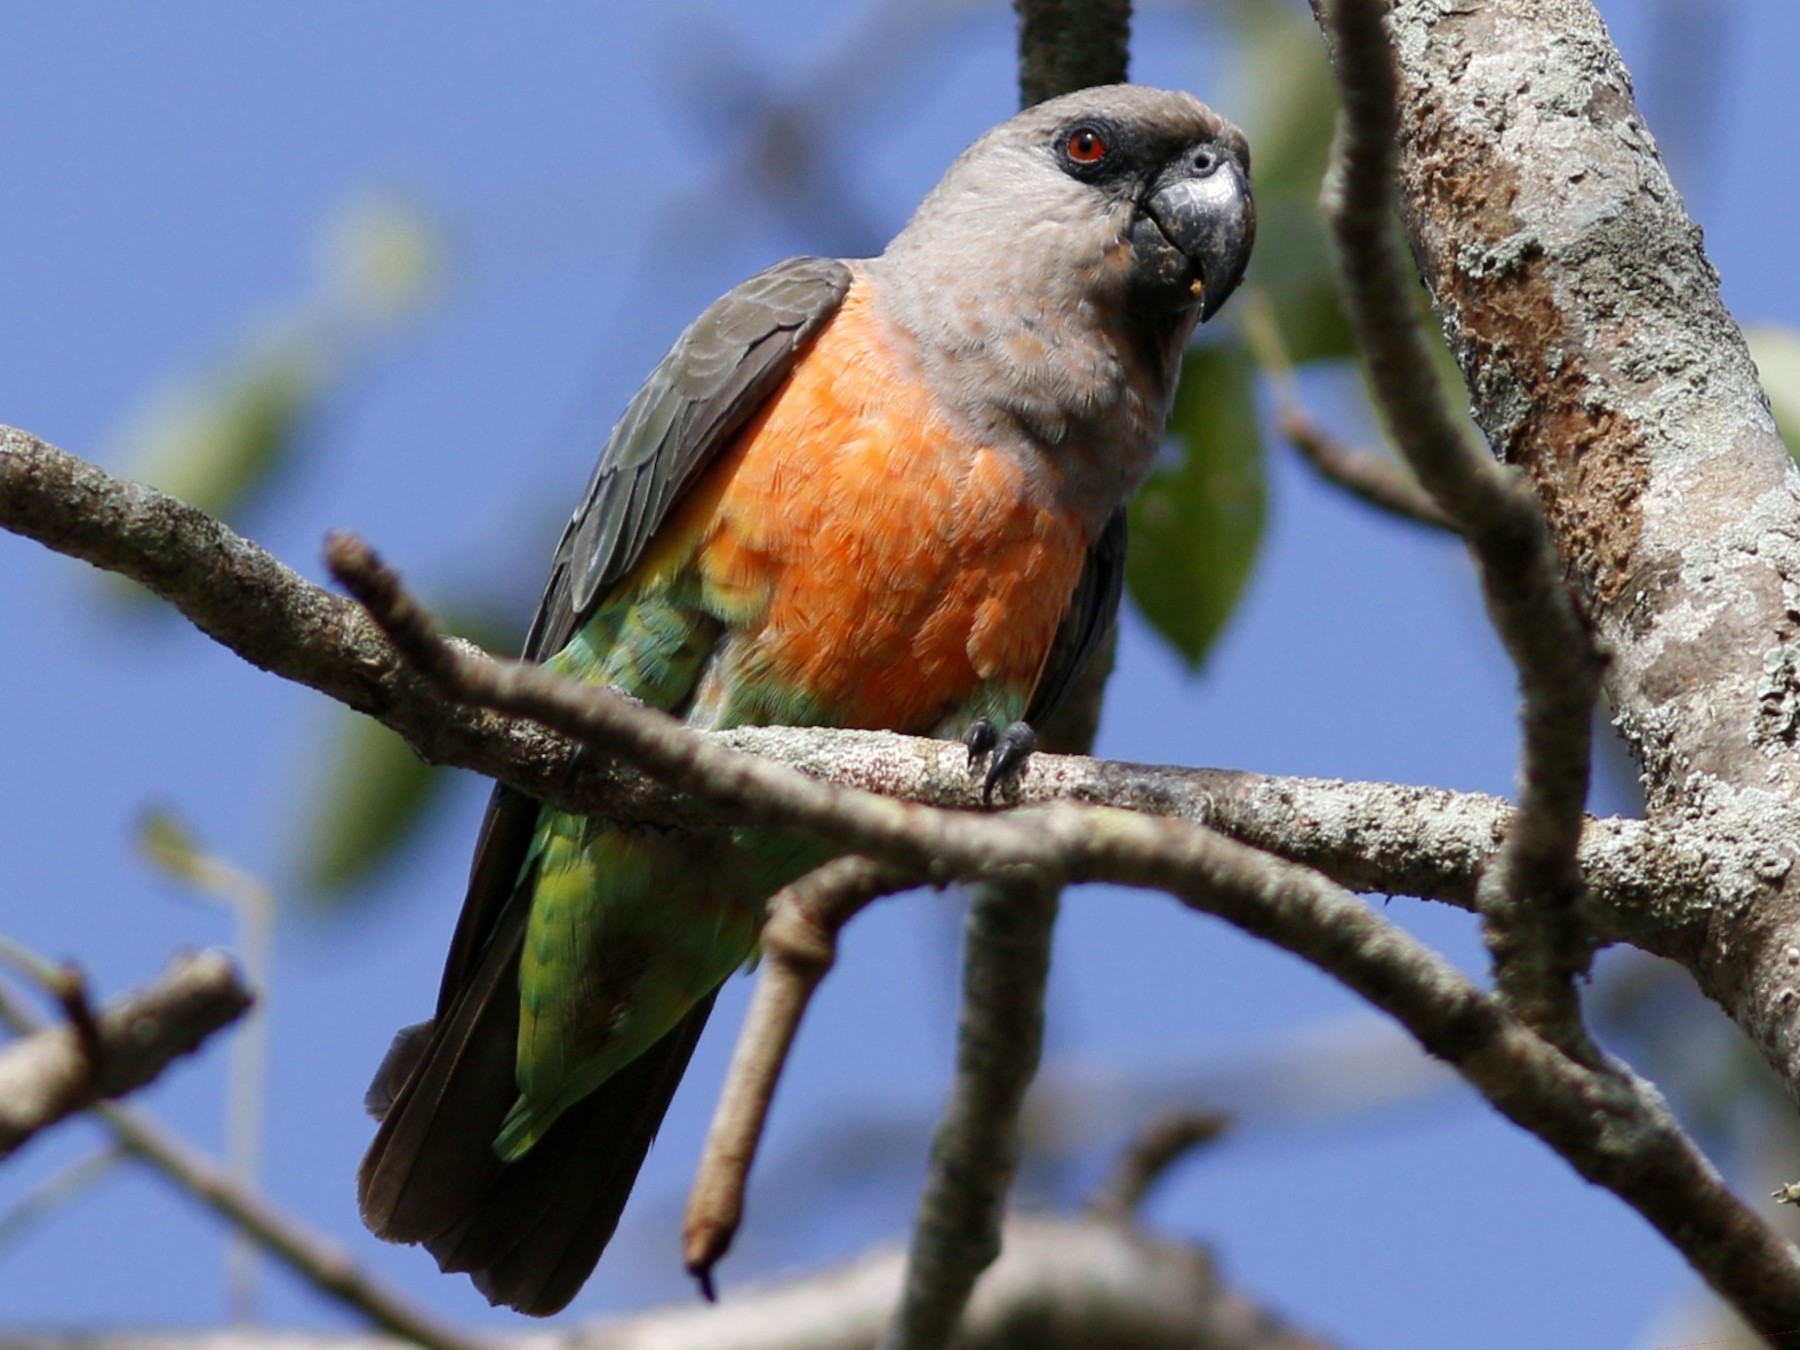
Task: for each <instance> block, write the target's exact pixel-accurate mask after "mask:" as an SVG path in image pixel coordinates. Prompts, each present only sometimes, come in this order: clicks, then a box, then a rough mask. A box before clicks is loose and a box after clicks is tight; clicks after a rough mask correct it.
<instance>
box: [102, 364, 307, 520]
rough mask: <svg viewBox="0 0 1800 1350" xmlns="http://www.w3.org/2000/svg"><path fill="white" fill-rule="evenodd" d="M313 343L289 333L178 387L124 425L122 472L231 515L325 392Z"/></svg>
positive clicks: (278, 463) (280, 458) (291, 443)
mask: <svg viewBox="0 0 1800 1350" xmlns="http://www.w3.org/2000/svg"><path fill="white" fill-rule="evenodd" d="M322 367H323V362H322V360H321V357H320V353H319V352H318V350H317V349H316V347H315V346H314V344H312V343H310V342H307V341H306V340H304V339H302V338H300V337H299V336H298V335H297V334H290V335H287V336H284V337H280V338H277V339H276V340H274V341H272V342H270V343H269V344H268V345H267V346H265V347H263V348H262V349H261V350H260V351H257V352H255V353H254V354H252V355H251V356H249V357H248V358H246V359H245V360H244V361H242V362H241V363H240V364H238V365H236V366H235V367H233V368H231V369H229V370H226V371H224V372H222V373H219V374H217V375H212V376H208V377H203V378H202V379H200V380H197V381H195V382H193V383H191V384H189V385H186V386H184V387H180V388H177V389H176V390H174V391H173V392H172V393H170V394H168V395H166V396H165V397H164V398H163V399H162V400H161V402H160V403H159V404H157V405H156V406H155V407H153V408H152V409H151V410H150V411H149V412H148V413H147V414H145V415H144V416H143V417H141V418H139V419H138V421H137V422H136V424H135V425H133V426H131V427H128V428H127V430H126V433H125V437H124V440H125V453H124V472H125V473H126V474H127V475H128V476H129V477H132V478H136V479H140V480H142V481H144V482H146V483H149V484H150V485H151V486H152V487H155V488H158V489H160V490H161V491H163V492H167V493H169V494H170V495H171V496H174V497H179V498H181V500H183V501H185V502H187V503H189V504H190V505H193V506H197V507H199V508H200V509H201V510H203V511H206V512H208V513H210V514H212V515H215V516H220V517H223V518H227V519H230V518H232V517H234V516H236V515H237V514H238V513H239V512H240V511H242V510H243V509H244V508H245V507H246V506H247V505H248V504H249V503H250V502H251V501H252V499H254V498H255V497H256V496H257V494H258V493H259V492H260V491H261V489H262V488H263V487H264V486H265V485H266V484H267V482H268V481H269V479H270V478H271V477H272V476H273V475H274V474H275V473H276V472H277V471H279V470H280V469H281V468H282V467H283V466H284V465H285V464H286V463H287V461H288V458H289V456H290V455H291V454H292V452H293V450H294V447H295V444H296V443H297V442H298V440H299V438H300V435H301V432H302V430H303V428H304V426H305V424H306V422H307V420H308V417H309V414H310V413H311V412H312V410H313V409H314V407H315V406H316V405H317V403H318V400H319V398H320V396H321V395H322V393H323V386H324V383H325V372H324V370H323V368H322Z"/></svg>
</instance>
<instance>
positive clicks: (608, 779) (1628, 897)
mask: <svg viewBox="0 0 1800 1350" xmlns="http://www.w3.org/2000/svg"><path fill="white" fill-rule="evenodd" d="M0 526H3V527H5V528H6V529H9V530H12V531H14V532H16V533H18V534H21V535H25V536H26V537H29V538H32V539H36V540H38V541H39V542H41V543H43V544H44V545H46V546H47V547H49V548H52V549H55V550H56V551H57V552H60V553H64V554H68V555H69V556H71V557H76V558H81V559H84V560H86V561H88V562H90V563H93V564H94V565H95V566H98V567H102V568H105V569H107V570H109V571H113V572H117V573H119V574H120V575H122V576H127V577H130V578H132V579H134V580H137V581H140V582H142V583H143V584H145V585H147V586H149V587H150V588H151V589H152V590H154V591H156V593H157V594H158V595H160V596H162V597H163V598H164V599H165V600H168V601H169V602H170V603H171V604H173V605H175V606H176V608H178V609H179V610H180V611H181V612H182V613H183V614H184V615H186V616H187V617H188V618H189V619H190V620H191V621H192V622H193V623H194V624H195V625H196V626H197V627H198V628H200V629H201V631H203V632H205V633H207V634H209V635H210V636H212V637H213V638H215V639H216V640H217V641H219V642H220V643H221V644H223V645H224V646H226V647H228V648H229V649H231V650H232V651H234V652H236V653H237V654H238V655H240V656H242V657H243V658H244V659H245V660H246V661H249V662H251V663H252V664H254V665H257V666H259V667H261V668H262V669H265V670H268V671H271V672H272V673H274V674H276V675H279V676H281V677H283V678H285V679H289V680H293V681H295V682H296V683H299V684H304V685H307V686H308V687H310V688H313V689H316V690H318V691H319V692H320V693H322V694H324V695H326V696H327V697H329V698H333V699H336V700H337V701H339V702H341V703H343V704H345V705H347V706H348V707H351V708H355V709H356V710H358V711H360V712H364V713H367V714H368V715H370V716H371V717H374V718H376V719H377V720H379V721H381V722H383V723H384V724H386V725H387V726H389V727H391V728H392V729H393V730H394V731H395V732H397V733H398V734H399V735H401V736H403V737H405V738H406V739H407V741H408V742H409V743H410V744H411V745H412V746H413V748H414V749H415V750H416V751H418V753H419V754H420V755H421V756H423V757H424V758H425V759H427V760H429V761H431V762H433V763H439V764H455V765H458V766H460V767H463V768H467V769H473V770H475V771H476V772H478V773H483V774H486V775H488V776H489V777H493V778H498V779H500V780H502V781H504V782H507V783H510V784H512V785H513V786H515V787H518V788H520V789H521V790H523V791H525V792H528V793H530V794H531V795H533V796H535V797H538V798H540V799H541V800H543V801H546V802H549V803H551V804H552V805H555V806H559V807H563V808H565V809H568V810H572V811H584V812H594V813H597V814H602V815H606V816H608V817H609V818H612V819H616V820H622V821H632V822H641V823H646V824H658V825H672V826H679V825H706V824H717V823H719V822H720V821H721V820H722V819H723V818H724V816H723V814H722V813H721V812H720V811H719V810H718V809H717V808H715V807H712V806H709V805H707V804H706V803H704V802H701V801H698V800H696V799H694V798H693V797H691V796H684V795H681V794H672V793H671V792H670V791H669V790H668V789H667V788H665V787H662V786H660V785H658V784H657V783H655V782H653V781H650V780H648V779H646V778H645V777H644V776H643V775H642V774H640V773H639V772H637V771H636V770H634V769H632V768H631V767H629V766H623V765H619V764H616V763H613V762H610V761H608V760H607V759H605V758H604V757H602V756H593V755H588V756H580V757H578V756H577V753H576V747H575V746H574V744H573V743H572V742H570V741H568V740H567V739H565V738H564V737H561V736H559V735H556V734H555V733H552V732H546V731H545V730H544V729H543V728H542V727H541V726H539V725H537V724H536V723H534V722H532V721H530V720H528V719H524V718H517V717H506V716H499V715H495V714H492V713H487V712H481V711H478V710H471V709H470V708H468V707H467V706H465V705H462V704H459V703H456V702H454V701H453V700H450V699H447V698H445V697H444V696H443V695H442V694H441V693H440V692H439V691H438V690H437V688H436V687H435V686H434V685H433V684H432V683H431V682H430V681H428V680H425V679H422V678H421V677H420V676H419V675H418V674H417V673H416V672H415V671H413V670H412V668H411V667H409V666H407V665H406V663H405V662H403V661H402V660H400V658H399V656H398V654H397V653H396V652H395V651H394V649H393V647H392V645H391V644H390V643H389V642H388V641H387V639H386V638H385V637H384V636H383V635H382V634H381V632H380V631H379V630H378V629H377V628H376V627H375V625H374V624H372V623H371V622H369V620H368V618H367V616H366V615H365V614H364V613H363V612H362V610H361V609H360V608H359V607H358V606H356V605H354V604H352V603H349V602H348V601H346V600H344V599H342V598H341V597H339V596H335V595H332V594H331V593H330V592H328V591H324V590H321V589H320V588H319V587H317V586H314V585H313V584H312V583H311V582H309V581H307V580H306V579H305V578H304V577H301V576H300V575H298V574H297V573H295V572H293V571H292V570H290V569H289V568H287V567H284V566H283V565H281V564H280V563H278V562H276V561H275V560H274V559H273V558H271V557H270V556H269V555H268V554H267V553H266V552H264V551H263V550H262V549H261V548H259V547H258V546H257V545H256V544H254V543H252V542H250V541H249V540H247V539H244V538H242V537H240V536H238V535H236V534H234V533H233V532H232V531H231V530H230V529H229V528H227V527H226V526H225V525H223V524H222V523H220V522H219V521H217V520H215V519H213V518H212V517H210V516H208V515H206V514H205V513H204V512H201V511H197V510H195V509H193V508H192V507H189V506H187V505H185V504H184V503H182V502H179V501H176V500H175V499H174V498H171V497H167V496H164V495H163V494H161V493H158V492H156V491H154V490H152V489H149V488H145V487H141V486H139V485H136V484H131V483H125V482H121V481H120V480H118V479H115V478H113V477H111V476H110V475H108V474H107V473H105V472H104V471H103V470H101V469H99V468H96V467H95V466H94V465H91V464H88V463H86V462H84V461H82V460H80V459H77V458H76V457H75V456H73V455H69V454H67V453H65V452H64V451H61V450H58V449H56V448H55V447H53V446H51V445H48V444H46V443H45V442H43V441H39V440H37V439H36V438H34V437H32V436H30V435H28V434H27V433H25V432H22V431H17V430H13V429H10V428H0ZM721 739H722V740H724V741H726V742H727V743H729V744H731V745H734V746H737V747H739V748H741V749H745V750H750V751H753V752H754V753H756V754H759V755H762V756H765V757H767V758H773V759H777V760H782V761H784V762H787V763H789V764H792V765H794V766H795V767H797V768H800V769H802V770H804V771H805V772H807V773H810V774H812V775H814V776H815V777H821V778H825V779H828V780H830V781H834V782H838V783H842V784H845V785H847V786H859V787H864V788H867V789H869V790H870V791H873V792H880V793H882V794H884V795H887V796H892V797H898V798H903V799H907V800H913V801H920V802H927V803H931V804H934V805H939V806H962V807H973V806H976V805H979V786H980V784H979V780H978V779H975V778H973V777H972V776H971V775H970V774H969V772H968V766H967V759H966V756H965V755H964V753H963V751H962V749H961V747H959V746H955V745H951V744H949V743H947V742H941V741H931V740H923V739H918V738H910V737H903V736H895V735H891V734H887V733H873V732H844V731H829V730H822V729H817V728H760V729H750V730H744V731H738V732H733V733H730V734H728V735H726V736H724V737H722V738H721ZM1063 796H1069V797H1074V798H1077V799H1079V800H1082V801H1087V802H1092V803H1097V804H1098V803H1110V804H1113V805H1117V806H1125V807H1129V808H1131V809H1133V810H1141V811H1151V812H1157V813H1164V814H1174V815H1181V816H1184V817H1186V818H1188V819H1192V820H1197V821H1204V822H1207V823H1210V824H1214V825H1216V826H1217V827H1218V828H1220V829H1223V830H1225V831H1226V832H1228V833H1237V832H1242V833H1243V835H1244V837H1246V838H1248V839H1251V840H1252V841H1253V842H1255V843H1256V844H1257V845H1258V847H1262V848H1268V849H1271V850H1272V851H1275V852H1279V853H1283V854H1284V855H1287V856H1293V857H1294V858H1295V859H1296V860H1297V861H1301V862H1307V863H1309V864H1312V865H1315V866H1319V867H1321V868H1323V869H1324V870H1325V871H1327V872H1328V873H1330V874H1331V875H1332V876H1333V877H1335V878H1336V879H1338V880H1340V881H1341V882H1343V883H1344V884H1345V885H1348V886H1351V887H1353V888H1355V889H1359V890H1379V891H1384V892H1388V893H1393V894H1413V895H1421V896H1426V897H1428V898H1436V899H1446V900H1451V901H1453V902H1455V903H1458V904H1464V905H1467V904H1469V903H1471V901H1472V898H1473V894H1474V884H1475V878H1476V876H1477V875H1478V873H1479V871H1480V869H1481V868H1482V867H1483V866H1485V864H1486V862H1487V859H1488V858H1489V856H1490V855H1491V853H1492V851H1493V849H1494V848H1495V847H1496V846H1497V845H1498V842H1499V839H1500V837H1501V833H1500V832H1501V830H1502V828H1503V826H1504V823H1505V818H1506V814H1507V810H1508V808H1507V807H1506V805H1505V804H1504V803H1503V802H1500V801H1498V800H1496V799H1493V798H1488V797H1481V796H1476V795H1469V794H1457V793H1449V792H1443V791H1440V790H1437V789H1426V788H1411V787H1399V786H1391V785H1384V784H1374V783H1330V782H1323V781H1319V780H1305V779H1288V778H1277V777H1267V776H1263V775H1258V774H1246V773H1241V772H1234V771H1227V770H1205V769H1195V770H1189V769H1173V768H1151V767H1147V766H1142V765H1126V764H1114V763H1108V762H1106V761H1100V760H1089V759H1081V758H1073V757H1062V756H1055V755H1048V754H1039V755H1036V756H1034V757H1033V758H1032V760H1031V762H1030V763H1029V765H1028V766H1027V768H1026V772H1025V774H1024V777H1023V778H1022V780H1021V781H1020V782H1019V783H1018V785H1017V786H1016V788H1015V789H1014V797H1013V799H1014V800H1016V801H1018V802H1020V803H1035V802H1044V801H1049V800H1053V799H1055V798H1058V797H1063ZM1596 831H1598V833H1596ZM1590 835H1591V836H1592V837H1593V838H1594V839H1595V849H1594V851H1593V852H1592V854H1591V855H1590V854H1584V856H1583V861H1584V867H1585V868H1586V870H1587V871H1588V872H1589V874H1590V875H1589V886H1590V889H1591V892H1592V903H1593V904H1594V905H1595V906H1596V907H1597V908H1598V909H1599V910H1600V911H1601V915H1600V917H1599V918H1597V919H1596V927H1597V928H1598V929H1599V930H1600V931H1601V932H1603V933H1605V934H1606V935H1607V936H1609V937H1612V938H1615V939H1619V940H1628V941H1633V942H1637V943H1639V944H1641V945H1646V946H1649V947H1650V948H1651V949H1652V950H1657V951H1662V952H1664V954H1670V955H1673V954H1677V948H1679V946H1680V944H1682V943H1683V942H1685V941H1689V940H1690V939H1687V938H1685V937H1684V920H1685V917H1686V916H1688V915H1691V913H1692V910H1691V907H1684V906H1683V905H1682V903H1681V901H1682V897H1683V896H1684V895H1692V894H1694V892H1693V891H1692V890H1691V886H1692V883H1693V881H1694V880H1695V879H1696V878H1697V877H1700V876H1702V875H1704V876H1705V877H1706V878H1707V879H1708V880H1709V881H1711V882H1712V883H1713V885H1714V889H1715V890H1717V891H1718V892H1719V893H1724V894H1729V895H1743V894H1753V893H1755V892H1756V891H1757V890H1758V889H1760V888H1761V887H1762V886H1763V885H1764V884H1765V882H1764V879H1763V871H1764V870H1765V869H1766V866H1767V859H1766V858H1765V857H1764V856H1763V855H1761V854H1760V853H1747V852H1745V851H1743V850H1739V849H1736V848H1734V847H1733V843H1734V841H1733V840H1732V839H1729V838H1727V839H1723V840H1709V841H1707V843H1708V847H1709V849H1711V850H1713V851H1711V852H1707V853H1706V854H1705V855H1704V856H1703V855H1702V853H1701V851H1699V850H1698V849H1697V846H1695V845H1691V844H1687V843H1685V841H1684V842H1683V844H1682V847H1681V849H1680V850H1677V849H1676V842H1675V841H1676V836H1675V835H1674V834H1673V833H1671V834H1670V835H1669V836H1668V837H1662V836H1657V837H1651V836H1647V835H1646V834H1645V833H1644V831H1643V830H1642V828H1641V827H1640V826H1637V825H1635V824H1633V823H1630V822H1608V823H1607V824H1606V825H1605V826H1603V827H1600V826H1591V827H1590ZM1677 852H1679V861H1680V865H1679V866H1677V865H1675V853H1677ZM1640 858H1642V859H1643V860H1644V861H1647V862H1656V863H1657V864H1658V865H1657V866H1654V867H1641V866H1639V865H1638V862H1637V860H1638V859H1640ZM1659 944H1660V945H1659Z"/></svg>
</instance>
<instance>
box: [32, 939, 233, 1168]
mask: <svg viewBox="0 0 1800 1350" xmlns="http://www.w3.org/2000/svg"><path fill="white" fill-rule="evenodd" d="M251 1002H252V998H251V995H250V992H249V991H248V990H246V989H245V988H244V987H243V985H242V984H240V983H239V982H238V977H237V970H236V969H235V968H234V967H233V966H232V964H231V962H230V960H229V959H227V958H226V956H225V955H224V953H222V952H200V953H198V954H197V955H191V956H178V957H176V958H175V959H174V960H173V961H171V962H170V963H169V965H168V968H167V969H166V970H164V971H163V973H162V975H161V976H159V977H158V978H157V979H156V981H155V982H154V983H151V984H147V985H145V986H144V987H143V988H141V989H136V990H133V991H132V992H131V993H129V994H126V995H124V996H123V997H121V998H119V999H118V1000H117V1001H115V1002H113V1003H112V1004H109V1005H108V1006H107V1007H106V1008H105V1009H104V1010H103V1011H102V1012H101V1013H100V1014H99V1015H98V1016H97V1017H96V1018H94V1019H93V1021H92V1023H91V1025H90V1026H89V1027H88V1028H87V1030H86V1031H83V1030H80V1029H78V1028H77V1027H75V1026H70V1025H65V1026H59V1027H46V1028H44V1029H43V1030H41V1031H36V1032H33V1033H32V1034H31V1035H28V1036H25V1037H23V1038H21V1039H20V1040H17V1041H15V1042H13V1043H12V1044H11V1045H8V1046H6V1047H5V1048H4V1049H0V1158H4V1157H6V1156H7V1155H8V1154H9V1153H11V1152H12V1151H13V1150H14V1149H16V1148H18V1147H19V1145H21V1144H23V1143H24V1142H25V1141H26V1140H27V1139H30V1138H31V1137H32V1136H33V1135H34V1134H36V1133H37V1132H38V1131H39V1130H42V1129H45V1128H46V1127H48V1126H51V1125H54V1124H55V1123H56V1122H57V1121H59V1120H62V1119H64V1118H65V1117H67V1116H71V1115H73V1114H75V1113H76V1112H77V1111H81V1110H83V1109H85V1108H87V1107H89V1106H91V1105H93V1104H94V1103H95V1102H97V1101H102V1100H104V1099H106V1098H109V1097H122V1096H124V1095H125V1094H126V1093H128V1092H132V1091H135V1090H136V1089H138V1088H141V1087H143V1086H144V1085H145V1084H147V1083H149V1082H151V1081H153V1080H154V1079H155V1078H156V1077H157V1076H158V1075H159V1074H161V1073H162V1071H163V1070H164V1069H165V1068H167V1067H168V1066H169V1064H170V1062H171V1061H173V1060H175V1059H178V1058H179V1057H180V1056H182V1055H185V1054H188V1053H190V1052H191V1051H193V1050H196V1049H198V1048H199V1046H200V1044H201V1042H202V1041H204V1040H206V1038H207V1037H209V1036H211V1035H212V1034H213V1033H214V1032H216V1031H219V1030H220V1029H221V1028H223V1027H227V1026H230V1025H231V1023H233V1022H235V1021H236V1020H237V1019H238V1018H239V1017H241V1016H243V1014H244V1012H245V1011H246V1010H247V1009H248V1008H249V1007H250V1004H251Z"/></svg>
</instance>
